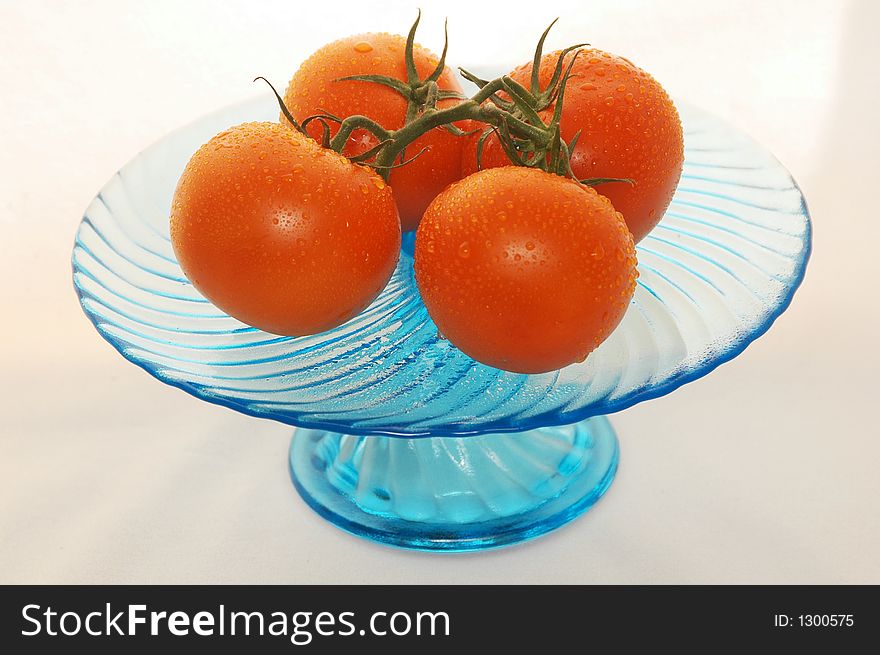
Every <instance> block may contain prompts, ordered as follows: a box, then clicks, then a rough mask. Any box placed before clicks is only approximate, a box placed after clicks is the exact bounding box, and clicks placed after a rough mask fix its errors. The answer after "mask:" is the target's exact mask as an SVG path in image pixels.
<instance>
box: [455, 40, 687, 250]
mask: <svg viewBox="0 0 880 655" xmlns="http://www.w3.org/2000/svg"><path fill="white" fill-rule="evenodd" d="M572 56H573V54H571V53H570V54H569V55H568V56H567V57H568V58H567V60H566V61H570V58H571V57H572ZM558 57H559V53H558V52H555V53H550V54H547V55H544V57H543V58H542V59H541V66H540V68H539V80H540V83H541V86H542V88H544V87H545V86H546V85H547V84H548V83H549V81H550V77H551V76H552V74H553V69H554V67H555V66H556V61H557V59H558ZM531 74H532V64H531V63H528V64H525V65H523V66H519V67H518V68H516V69H515V70H514V71H513V72H512V73H511V74H510V76H511V77H512V78H513V79H514V80H516V81H517V82H519V83H520V84H522V85H523V86H525V87H526V88H529V85H530V80H531ZM551 109H552V107H551ZM544 116H545V117H546V118H548V119H549V116H550V115H549V112H545V114H544ZM560 127H561V132H562V138H563V139H565V140H566V141H571V139H572V138H574V135H575V134H576V133H577V132H578V131H580V132H581V134H580V137H579V138H578V142H577V144H576V147H575V150H574V153H573V154H572V158H571V167H572V169H573V171H574V173H575V175H576V176H577V177H578V178H579V179H584V178H596V177H616V178H629V179H632V180H634V181H635V184H633V185H630V184H626V183H622V182H610V183H606V184H602V185H599V186H597V187H596V190H597V191H598V192H599V193H601V194H602V195H604V196H606V197H608V198H609V199H610V200H611V202H612V204H613V205H614V208H615V209H617V211H619V212H620V213H622V214H623V217H624V219H625V220H626V223H627V225H628V226H629V229H630V231H631V232H632V233H633V236H634V237H635V240H636V241H637V242H638V241H640V240H641V239H642V238H643V237H644V236H645V235H646V234H648V232H650V231H651V229H652V228H653V227H654V226H655V225H656V224H657V223H658V222H659V221H660V219H661V218H662V217H663V213H664V212H665V211H666V208H667V207H668V206H669V202H670V200H672V194H673V193H674V192H675V187H676V185H677V184H678V179H679V177H680V176H681V166H682V162H683V160H684V143H683V140H682V131H681V121H680V120H679V117H678V112H677V111H676V109H675V105H674V104H673V103H672V100H671V99H670V98H669V96H668V95H667V94H666V91H664V90H663V87H661V86H660V84H658V83H657V81H656V80H654V78H652V77H651V76H650V75H648V73H646V72H644V71H643V70H641V69H640V68H637V67H636V66H635V65H633V64H632V63H631V62H630V61H629V60H627V59H624V58H623V57H617V56H614V55H611V54H609V53H607V52H602V51H601V50H594V49H585V50H581V52H580V54H579V55H578V58H577V61H576V62H575V64H574V67H573V68H572V78H571V79H570V81H569V83H568V85H567V87H566V91H565V97H564V101H563V108H562V119H561V123H560ZM477 138H478V137H477V136H473V137H471V138H470V139H469V140H468V141H469V143H468V144H467V145H466V146H465V148H464V152H463V155H462V156H463V159H462V174H463V175H468V174H469V173H472V172H474V171H475V170H476V169H477V166H476V140H477ZM509 163H510V161H509V160H508V158H507V156H506V155H505V154H504V151H503V150H502V149H501V146H500V144H499V143H498V142H497V139H495V138H494V137H492V138H489V139H487V141H486V142H485V146H484V151H483V157H482V165H483V168H490V167H492V166H506V165H508V164H509Z"/></svg>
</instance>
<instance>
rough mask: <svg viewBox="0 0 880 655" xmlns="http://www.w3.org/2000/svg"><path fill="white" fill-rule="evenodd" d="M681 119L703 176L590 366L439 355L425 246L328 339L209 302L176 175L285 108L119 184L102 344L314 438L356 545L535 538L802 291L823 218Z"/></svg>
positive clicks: (299, 483)
mask: <svg viewBox="0 0 880 655" xmlns="http://www.w3.org/2000/svg"><path fill="white" fill-rule="evenodd" d="M681 109H682V120H683V123H684V128H685V146H686V147H685V158H686V161H685V165H684V173H683V175H682V179H681V183H680V185H679V188H678V191H677V192H676V194H675V198H674V200H673V202H672V204H671V206H670V207H669V210H668V211H667V212H666V215H665V216H664V218H663V220H662V221H661V222H660V224H659V225H658V226H657V228H656V229H655V230H654V231H653V232H652V233H651V234H650V235H649V236H648V237H647V238H645V239H644V240H643V241H642V242H641V243H640V244H639V245H638V257H639V271H640V277H639V281H638V287H637V289H636V292H635V296H634V298H633V300H632V303H631V306H630V307H629V310H628V311H627V313H626V316H625V317H624V320H623V321H622V323H621V324H620V326H619V327H618V328H617V330H616V331H615V332H614V333H613V334H612V335H611V337H610V338H609V339H608V340H607V341H605V342H604V343H603V344H602V345H601V346H600V347H599V348H598V349H597V350H596V351H595V352H594V353H592V354H591V355H590V356H589V357H588V358H587V359H586V361H585V362H583V363H580V364H575V365H572V366H568V367H566V368H564V369H562V370H559V371H556V372H553V373H547V374H542V375H520V374H514V373H507V372H504V371H499V370H496V369H493V368H489V367H486V366H483V365H481V364H478V363H476V362H474V361H473V360H471V359H470V358H468V357H467V356H465V355H463V354H462V353H461V352H459V351H458V350H456V348H455V347H453V346H452V345H451V344H450V343H449V342H447V341H445V340H443V339H440V338H439V337H438V335H437V330H436V328H435V326H434V325H433V323H432V322H431V319H430V317H429V316H428V314H427V312H426V311H425V308H424V306H423V305H422V303H421V300H420V298H419V294H418V291H417V289H416V286H415V282H414V278H413V269H412V255H411V253H412V236H411V235H405V238H404V246H403V252H402V253H401V258H400V262H399V264H398V267H397V270H396V271H395V273H394V276H393V278H392V280H391V282H390V283H389V284H388V286H387V288H386V289H385V290H384V291H383V292H382V294H381V295H380V296H379V298H378V299H377V300H376V301H375V302H374V303H373V304H372V305H371V306H370V307H369V308H368V309H367V310H366V311H364V312H363V313H362V314H360V315H359V316H357V317H356V318H355V319H353V320H351V321H350V322H348V323H346V324H345V325H343V326H341V327H339V328H337V329H335V330H332V331H330V332H326V333H324V334H320V335H315V336H310V337H301V338H288V337H279V336H275V335H271V334H266V333H264V332H261V331H259V330H256V329H254V328H251V327H248V326H246V325H244V324H242V323H240V322H238V321H237V320H235V319H233V318H230V317H229V316H227V315H225V314H223V313H222V312H221V311H220V310H218V309H217V308H216V307H214V306H213V305H211V304H210V303H209V302H207V301H206V300H205V299H204V298H203V297H202V296H201V295H200V294H199V293H198V292H197V291H196V290H195V289H194V288H193V287H192V286H191V285H190V284H189V282H188V281H187V280H186V278H185V277H184V276H183V273H182V272H181V270H180V267H179V266H178V264H177V262H176V261H175V258H174V253H173V250H172V248H171V243H170V241H169V236H168V214H169V208H170V205H171V198H172V195H173V192H174V188H175V185H176V182H177V178H178V177H179V175H180V173H181V171H182V170H183V167H184V166H185V164H186V162H187V161H188V159H189V157H190V156H191V155H192V153H193V152H194V151H195V150H196V149H197V148H198V146H199V145H201V144H202V143H204V142H205V141H207V140H208V139H209V138H210V137H211V136H213V135H214V134H215V133H217V132H218V131H220V130H221V129H224V128H226V127H228V126H230V125H234V124H236V123H240V122H244V121H246V120H275V119H276V118H277V106H276V105H275V102H274V99H272V98H271V97H264V98H260V99H256V100H252V101H249V102H246V103H243V104H240V105H236V106H233V107H230V108H227V109H224V110H222V111H219V112H216V113H214V114H212V115H210V116H207V117H205V118H203V119H201V120H199V121H197V122H196V123H193V124H191V125H189V126H186V127H184V128H182V129H180V130H178V131H176V132H174V133H172V134H170V135H169V136H167V137H166V138H164V139H162V140H161V141H159V142H158V143H156V144H155V145H153V146H152V147H150V148H148V149H147V150H145V151H144V152H142V153H141V154H139V155H138V156H137V157H135V158H134V159H133V160H132V161H131V162H129V163H128V164H127V165H126V166H125V167H124V168H122V170H120V171H119V172H118V173H117V174H116V175H115V176H114V177H113V178H112V179H111V180H110V181H109V182H108V183H107V185H106V186H105V187H104V188H103V189H102V190H101V192H100V193H99V194H98V196H97V197H96V198H95V199H94V200H93V201H92V203H91V204H90V205H89V207H88V209H87V210H86V212H85V216H84V218H83V221H82V224H81V225H80V227H79V230H78V232H77V235H76V243H75V246H74V250H73V280H74V285H75V288H76V291H77V293H78V295H79V298H80V302H81V304H82V307H83V310H84V311H85V313H86V315H87V316H88V318H89V319H90V320H91V321H92V323H93V324H94V325H95V327H96V328H97V330H98V332H99V333H100V334H101V335H102V336H103V337H104V338H105V339H106V340H107V341H109V342H110V343H111V344H112V345H113V346H114V347H115V348H116V349H117V350H118V351H119V352H120V353H121V354H122V355H123V356H124V357H125V358H126V359H128V360H129V361H131V362H133V363H135V364H137V365H138V366H140V367H142V368H143V369H145V370H146V371H148V372H149V373H151V374H152V375H153V376H155V377H156V378H158V379H159V380H161V381H162V382H165V383H167V384H171V385H174V386H176V387H179V388H181V389H183V390H184V391H186V392H188V393H190V394H192V395H194V396H196V397H197V398H201V399H202V400H206V401H208V402H212V403H217V404H220V405H225V406H226V407H229V408H232V409H234V410H237V411H239V412H243V413H246V414H251V415H254V416H259V417H263V418H270V419H274V420H277V421H280V422H283V423H287V424H290V425H293V426H296V428H297V429H296V431H295V436H294V439H293V443H292V446H291V449H290V471H291V475H292V478H293V482H294V484H295V486H296V488H297V489H298V490H299V492H300V494H301V495H302V496H303V498H304V499H305V500H306V502H307V503H308V504H309V505H310V506H311V507H312V508H313V509H315V510H316V511H317V512H319V513H320V514H321V515H322V516H324V517H325V518H327V519H328V520H330V521H332V522H333V523H335V524H336V525H338V526H339V527H341V528H343V529H345V530H348V531H349V532H352V533H355V534H358V535H361V536H364V537H368V538H370V539H373V540H376V541H381V542H385V543H389V544H394V545H397V546H403V547H408V548H417V549H424V550H450V551H456V550H458V551H461V550H473V549H481V548H489V547H493V546H501V545H504V544H510V543H514V542H518V541H522V540H524V539H528V538H531V537H534V536H537V535H540V534H542V533H545V532H547V531H549V530H552V529H553V528H556V527H558V526H560V525H562V524H564V523H566V522H567V521H569V520H571V519H572V518H574V517H575V516H577V515H578V514H580V513H581V512H583V511H584V510H585V509H587V508H588V507H589V506H590V505H592V504H593V503H594V502H595V501H596V500H598V499H599V498H600V497H601V496H602V494H603V493H604V491H605V490H606V489H607V488H608V485H609V484H610V483H611V480H612V478H613V476H614V472H615V470H616V467H617V461H618V444H617V439H616V437H615V434H614V431H613V429H612V428H611V425H610V423H609V422H608V420H607V419H606V418H605V415H607V414H610V413H612V412H616V411H619V410H622V409H625V408H627V407H629V406H631V405H633V404H635V403H637V402H640V401H642V400H647V399H650V398H656V397H658V396H661V395H663V394H666V393H669V392H670V391H672V390H674V389H675V388H677V387H678V386H680V385H682V384H684V383H686V382H690V381H692V380H695V379H697V378H699V377H701V376H703V375H705V374H707V373H708V372H710V371H711V370H713V369H714V368H715V367H716V366H718V365H719V364H721V363H723V362H725V361H727V360H730V359H732V358H733V357H735V356H736V355H737V354H739V353H740V352H742V350H743V349H744V348H745V347H746V346H747V345H748V344H749V343H750V342H751V341H752V340H754V339H755V338H757V337H758V336H760V335H761V334H763V333H764V332H765V331H766V330H767V329H768V328H769V327H770V325H771V324H772V323H773V321H774V320H775V319H776V318H777V317H778V316H779V315H780V314H781V313H782V312H783V311H784V310H785V309H786V307H787V306H788V304H789V302H790V301H791V298H792V295H793V294H794V291H795V289H796V288H797V287H798V285H799V284H800V282H801V280H802V279H803V275H804V269H805V266H806V262H807V259H808V256H809V251H810V222H809V216H808V213H807V209H806V206H805V204H804V200H803V197H802V195H801V193H800V191H799V190H798V188H797V186H796V185H795V183H794V181H793V180H792V179H791V176H790V175H789V174H788V173H787V172H786V171H785V169H784V168H783V167H782V166H781V165H780V164H779V163H778V162H777V161H776V160H775V159H774V158H773V157H772V156H771V155H770V154H769V153H767V152H766V151H765V150H764V149H762V148H761V147H760V146H758V145H757V144H756V143H754V142H753V141H751V140H750V139H748V138H747V137H745V136H744V135H742V134H741V133H739V132H737V131H736V130H735V129H733V128H731V127H730V126H728V125H726V124H725V123H723V122H721V121H720V120H718V119H716V118H714V117H712V116H710V115H708V114H706V113H704V112H701V111H698V110H695V109H692V108H688V107H682V108H681Z"/></svg>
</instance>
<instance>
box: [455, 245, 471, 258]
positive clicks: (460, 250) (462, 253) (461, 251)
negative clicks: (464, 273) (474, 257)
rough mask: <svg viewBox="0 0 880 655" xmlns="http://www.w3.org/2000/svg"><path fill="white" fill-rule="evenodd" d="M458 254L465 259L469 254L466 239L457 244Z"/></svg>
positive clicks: (469, 248)
mask: <svg viewBox="0 0 880 655" xmlns="http://www.w3.org/2000/svg"><path fill="white" fill-rule="evenodd" d="M458 256H459V257H461V258H462V259H467V258H468V257H470V256H471V244H469V243H468V242H467V241H462V242H461V243H460V244H459V246H458Z"/></svg>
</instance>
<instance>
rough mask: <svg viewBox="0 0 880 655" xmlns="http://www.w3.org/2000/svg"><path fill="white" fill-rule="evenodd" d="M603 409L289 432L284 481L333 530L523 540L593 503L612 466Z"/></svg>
mask: <svg viewBox="0 0 880 655" xmlns="http://www.w3.org/2000/svg"><path fill="white" fill-rule="evenodd" d="M617 461H618V446H617V438H616V437H615V435H614V430H613V429H612V427H611V424H610V423H609V422H608V419H606V418H605V417H603V416H598V417H594V418H591V419H587V420H586V421H582V422H580V423H575V424H573V425H567V426H562V427H550V428H540V429H537V430H529V431H526V432H520V433H511V434H488V435H481V436H475V437H461V438H459V437H426V438H418V439H406V438H395V437H359V436H351V435H342V434H336V433H332V432H324V431H321V430H304V429H300V430H297V431H296V434H295V437H294V439H293V443H292V444H291V447H290V471H291V476H292V478H293V483H294V485H295V486H296V488H297V490H298V491H299V493H300V494H301V495H302V497H303V498H304V499H305V500H306V502H307V503H308V504H309V505H310V506H311V507H312V508H313V509H314V510H315V511H316V512H318V513H319V514H320V515H321V516H323V517H324V518H326V519H328V520H329V521H331V522H332V523H334V524H336V525H337V526H339V527H340V528H342V529H344V530H347V531H348V532H351V533H353V534H356V535H358V536H361V537H366V538H367V539H372V540H374V541H380V542H383V543H386V544H391V545H394V546H399V547H402V548H414V549H418V550H445V551H466V550H478V549H483V548H493V547H497V546H504V545H507V544H513V543H516V542H519V541H523V540H525V539H531V538H533V537H537V536H539V535H542V534H544V533H545V532H549V531H550V530H553V529H555V528H558V527H559V526H561V525H563V524H565V523H567V522H568V521H570V520H571V519H573V518H574V517H576V516H578V515H579V514H580V513H582V512H583V511H585V510H586V509H587V508H589V507H590V506H591V505H592V504H593V503H595V502H596V501H597V500H598V499H599V498H600V497H601V496H602V494H603V493H604V492H605V490H606V489H607V488H608V486H609V485H610V484H611V480H612V478H613V477H614V473H615V471H616V470H617Z"/></svg>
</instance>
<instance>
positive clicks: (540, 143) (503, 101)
mask: <svg viewBox="0 0 880 655" xmlns="http://www.w3.org/2000/svg"><path fill="white" fill-rule="evenodd" d="M420 20H421V12H419V14H418V16H417V17H416V20H415V22H414V23H413V25H412V27H411V28H410V30H409V33H408V35H407V39H406V47H405V50H404V58H405V65H406V81H404V80H399V79H395V78H391V77H386V76H382V75H354V76H350V77H345V78H341V79H340V80H337V82H364V83H369V84H381V85H383V86H386V87H388V88H390V89H392V90H394V91H396V92H397V93H399V94H401V95H402V96H403V97H404V98H405V99H406V101H407V111H406V119H405V121H404V125H403V127H401V128H399V129H396V130H389V129H386V128H385V127H383V126H382V125H380V124H379V123H377V122H376V121H374V120H372V119H370V118H368V117H367V116H361V115H356V116H347V117H345V118H343V119H340V118H337V117H335V116H332V115H330V114H326V113H323V114H316V115H315V116H309V117H308V118H306V119H305V120H303V121H302V123H301V124H300V123H298V122H297V121H296V120H295V119H294V118H293V116H292V115H291V114H290V112H289V111H288V109H287V107H285V105H284V101H283V99H282V98H281V97H280V96H279V95H278V92H277V91H276V90H275V88H274V87H272V85H271V84H269V82H268V80H265V78H262V77H260V78H257V79H262V80H264V81H266V83H267V84H269V86H270V87H272V91H273V93H275V97H276V99H277V100H278V103H279V105H280V106H281V112H282V114H283V115H284V116H285V118H286V119H287V120H288V121H289V122H290V124H291V125H292V126H293V127H294V128H295V129H297V130H299V131H300V132H303V133H306V127H307V126H308V125H309V124H310V123H311V122H312V121H317V122H318V123H319V124H320V125H321V128H322V131H323V138H322V142H323V145H324V146H325V147H328V148H331V149H333V150H335V151H336V152H342V151H343V150H344V148H345V146H346V144H347V143H348V141H349V139H350V138H351V135H352V133H353V132H354V131H355V130H365V131H367V132H369V133H370V134H372V135H373V136H374V137H375V138H376V140H377V145H376V146H374V147H373V148H371V149H369V150H368V151H367V152H365V153H361V154H360V155H358V156H356V157H352V158H351V159H352V161H354V162H356V163H361V164H364V165H367V166H372V167H373V168H374V169H376V171H377V172H378V173H379V174H380V175H382V176H383V177H384V178H385V179H386V180H387V178H388V176H389V175H390V173H391V170H392V169H393V168H397V167H399V166H401V165H405V164H406V163H408V162H410V161H412V160H413V159H415V157H412V158H410V159H408V160H405V150H406V148H407V147H408V146H409V145H411V144H412V143H413V142H414V141H415V140H416V139H418V138H419V137H420V136H422V135H423V134H425V133H427V132H429V131H430V130H433V129H437V128H443V129H446V130H448V131H450V132H452V133H453V134H456V135H458V136H463V135H466V134H472V133H473V132H470V133H466V132H464V131H463V130H461V129H460V128H458V127H457V126H456V125H455V123H460V122H462V121H473V122H475V123H477V124H482V125H483V126H485V127H484V128H483V134H482V135H481V137H480V140H479V143H478V147H477V164H478V167H479V164H480V157H481V153H482V150H483V146H484V145H485V141H486V139H487V138H488V137H489V136H490V135H492V134H494V135H495V136H496V137H497V138H498V140H499V142H500V143H501V146H502V148H503V149H504V152H505V153H506V154H507V156H508V158H509V159H510V160H511V163H513V164H516V165H520V166H530V167H534V168H540V169H542V170H545V171H548V172H551V173H556V174H558V175H562V176H565V177H571V178H573V179H577V177H576V176H575V175H574V174H573V173H572V170H571V164H570V156H571V152H572V150H573V149H574V145H575V143H576V141H577V139H578V137H579V136H580V135H579V134H577V135H575V137H574V138H573V139H572V140H571V142H570V143H565V141H563V140H562V138H561V136H560V127H559V122H560V119H561V116H562V103H563V100H564V96H565V88H566V85H567V84H568V81H569V79H570V77H571V71H572V67H573V66H574V63H575V61H576V59H577V56H578V54H579V48H581V47H582V46H583V45H586V44H577V45H574V46H570V47H568V48H565V49H564V50H562V51H561V52H560V54H559V57H558V59H557V62H556V66H555V68H554V71H553V74H552V76H551V79H550V81H549V83H548V85H547V87H546V88H544V89H541V88H540V85H539V81H538V67H539V66H538V64H539V63H540V61H541V58H542V54H543V47H544V41H545V39H546V38H547V34H548V33H549V31H550V28H552V27H553V25H554V24H555V23H556V21H555V20H554V21H553V22H552V23H551V24H550V26H549V27H547V29H546V30H544V32H543V34H542V35H541V38H540V40H539V41H538V45H537V47H536V49H535V56H534V64H533V68H532V76H531V80H530V88H529V89H526V88H525V87H524V86H522V85H521V84H519V83H517V82H516V81H515V80H513V79H511V78H510V77H508V76H506V75H505V76H502V77H500V78H497V79H494V80H483V79H481V78H479V77H477V76H476V75H473V74H472V73H469V72H468V71H465V70H463V69H460V70H461V73H462V75H463V76H464V77H465V78H466V79H467V80H469V81H470V82H473V83H474V84H476V85H477V86H478V87H479V90H478V91H477V92H476V93H475V94H474V95H473V96H471V97H470V98H466V97H464V96H462V95H461V94H459V93H458V92H455V91H448V90H445V89H440V87H439V86H438V83H437V80H438V79H439V78H440V75H441V74H442V73H443V70H444V69H445V66H446V52H447V49H448V45H449V39H448V35H446V38H445V40H444V45H443V52H442V55H441V56H440V59H439V61H438V63H437V66H436V67H435V68H434V70H433V71H432V72H431V74H430V75H428V76H427V77H426V78H425V79H424V80H422V79H420V78H419V74H418V71H417V70H416V65H415V57H414V53H413V50H414V47H415V35H416V29H417V28H418V25H419V21H420ZM444 34H446V27H445V25H444ZM569 53H573V56H572V57H570V58H569V61H568V62H567V64H566V62H565V59H566V57H567V56H568V55H569ZM255 81H256V80H255ZM449 99H454V100H457V102H456V103H455V104H452V105H451V106H448V107H444V108H442V109H438V107H437V104H438V102H439V101H441V100H449ZM554 103H555V106H554V111H553V115H552V117H551V118H550V120H549V122H548V123H545V122H544V120H543V119H542V118H541V116H540V114H539V112H540V111H541V110H542V109H544V108H546V107H548V106H550V105H551V104H554ZM330 122H333V123H336V124H338V128H337V131H336V133H335V134H334V135H333V136H332V138H331V136H330V132H331V130H330V125H329V123H330ZM479 131H480V130H476V132H479ZM419 154H421V152H420V153H419ZM416 157H418V155H416ZM578 181H580V182H581V183H583V184H588V185H595V184H603V183H606V182H630V183H632V181H631V180H623V179H619V178H593V179H589V180H578Z"/></svg>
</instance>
